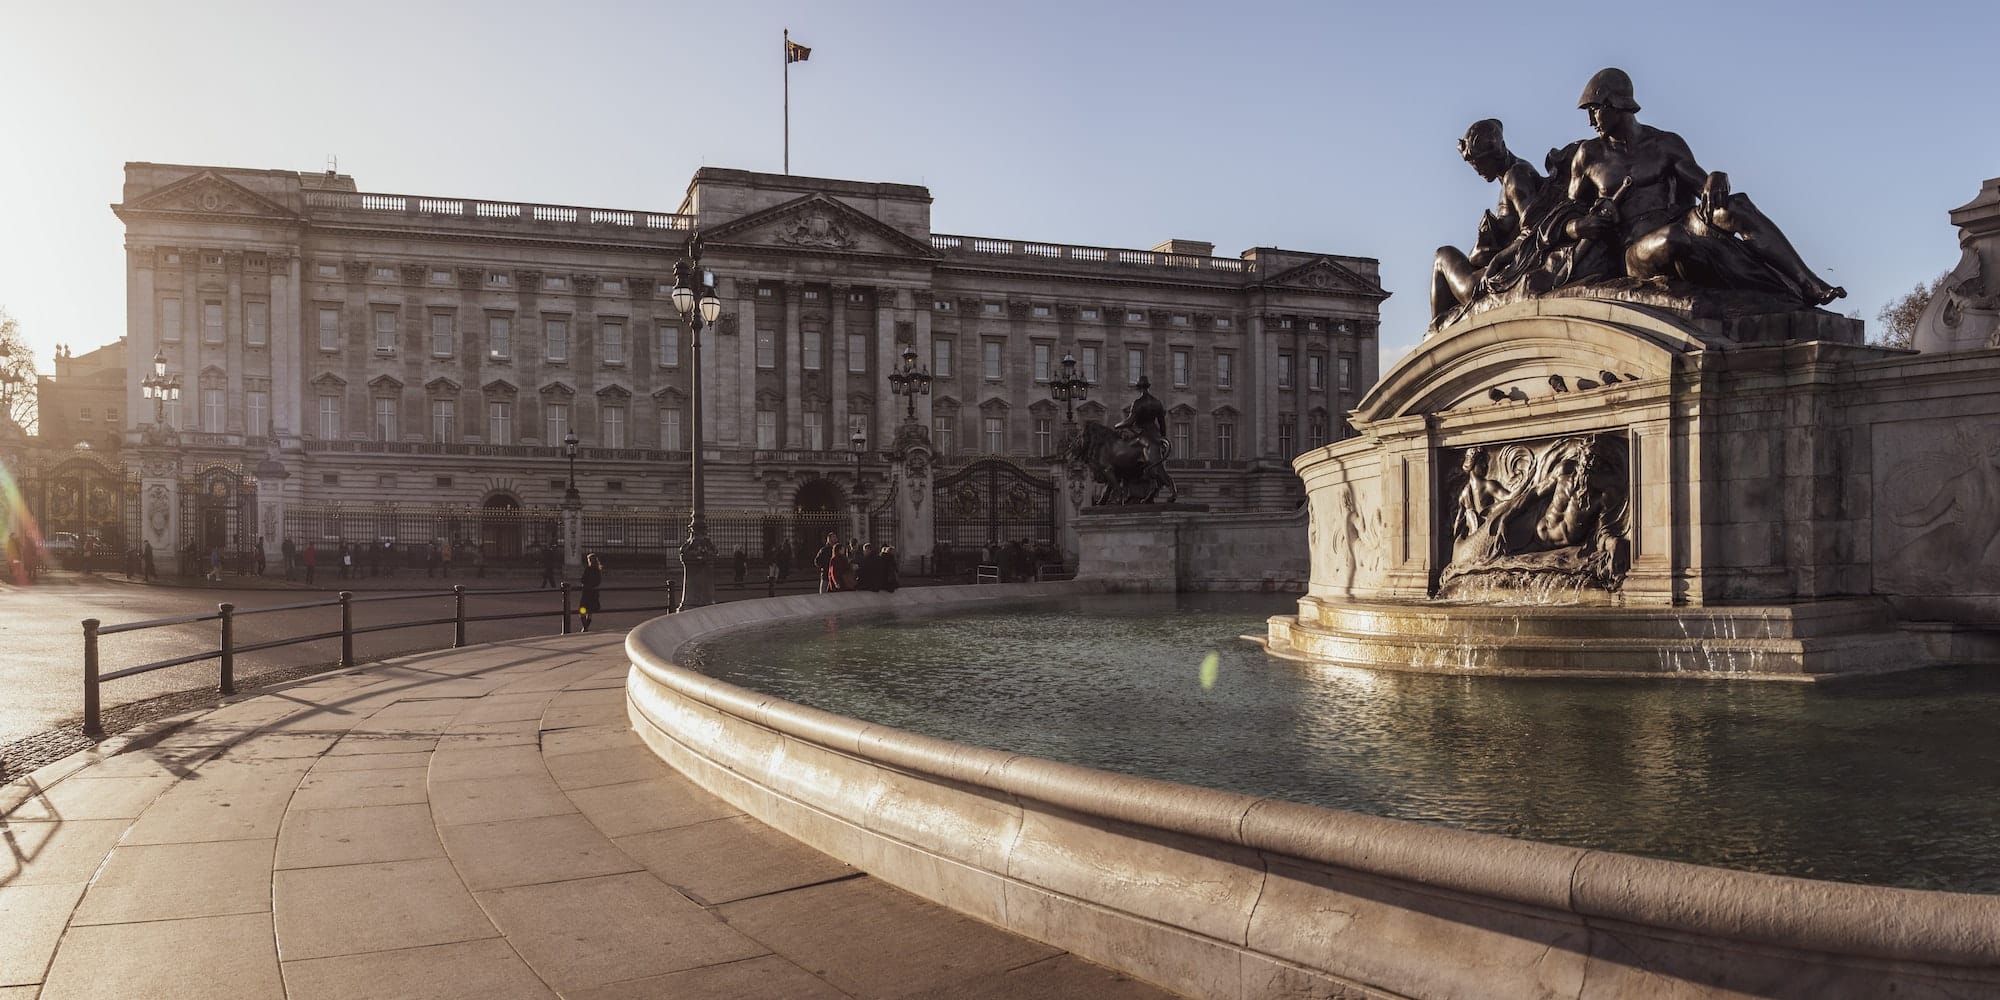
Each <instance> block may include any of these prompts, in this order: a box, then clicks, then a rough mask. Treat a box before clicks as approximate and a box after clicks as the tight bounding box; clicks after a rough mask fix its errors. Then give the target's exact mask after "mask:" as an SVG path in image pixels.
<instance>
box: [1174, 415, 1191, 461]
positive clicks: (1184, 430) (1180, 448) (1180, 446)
mask: <svg viewBox="0 0 2000 1000" xmlns="http://www.w3.org/2000/svg"><path fill="white" fill-rule="evenodd" d="M1168 441H1169V443H1170V444H1171V447H1170V449H1169V451H1170V452H1171V453H1172V454H1173V455H1174V456H1175V457H1176V458H1191V457H1193V455H1192V452H1193V450H1194V421H1192V420H1176V421H1174V425H1173V428H1172V429H1171V431H1170V433H1169V436H1168Z"/></svg>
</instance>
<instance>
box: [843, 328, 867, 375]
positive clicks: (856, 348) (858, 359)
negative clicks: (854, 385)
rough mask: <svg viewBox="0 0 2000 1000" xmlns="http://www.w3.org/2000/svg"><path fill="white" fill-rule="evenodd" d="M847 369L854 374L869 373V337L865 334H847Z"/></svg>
mask: <svg viewBox="0 0 2000 1000" xmlns="http://www.w3.org/2000/svg"><path fill="white" fill-rule="evenodd" d="M847 371H848V373H849V374H852V375H866V374H868V337H867V336H866V335H865V334H859V333H850V334H848V335H847Z"/></svg>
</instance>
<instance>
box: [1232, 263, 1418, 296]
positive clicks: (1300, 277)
mask: <svg viewBox="0 0 2000 1000" xmlns="http://www.w3.org/2000/svg"><path fill="white" fill-rule="evenodd" d="M1263 284H1264V287H1266V288H1284V289H1297V290H1300V291H1309V292H1321V293H1326V294H1335V295H1365V296H1368V297H1370V298H1378V299H1380V298H1388V294H1389V293H1387V292H1385V291H1383V290H1382V286H1381V285H1380V284H1378V283H1376V282H1374V281H1371V280H1369V279H1368V278H1365V277H1363V276H1361V275H1360V274H1357V273H1355V272H1354V271H1351V270H1349V269H1347V268H1345V267H1342V266H1341V265H1340V264H1338V263H1335V262H1334V261H1333V260H1331V259H1329V258H1326V257H1321V258H1320V259H1318V260H1315V261H1312V262H1310V263H1306V264H1301V265H1299V266H1298V267H1295V268H1292V269H1291V270H1288V271H1283V272H1280V273H1278V274H1274V275H1272V276H1271V277H1270V278H1269V279H1268V280H1266V281H1265V282H1263Z"/></svg>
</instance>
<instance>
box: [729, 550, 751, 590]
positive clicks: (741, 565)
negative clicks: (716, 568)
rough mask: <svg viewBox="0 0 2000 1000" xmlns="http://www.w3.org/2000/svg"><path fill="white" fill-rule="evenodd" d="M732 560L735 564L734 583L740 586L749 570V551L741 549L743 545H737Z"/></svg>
mask: <svg viewBox="0 0 2000 1000" xmlns="http://www.w3.org/2000/svg"><path fill="white" fill-rule="evenodd" d="M733 561H734V562H735V564H736V567H735V568H736V585H737V586H739V587H741V586H743V577H744V575H745V574H748V573H749V572H750V553H748V552H745V551H743V546H741V545H738V546H737V547H736V555H735V556H734V557H733Z"/></svg>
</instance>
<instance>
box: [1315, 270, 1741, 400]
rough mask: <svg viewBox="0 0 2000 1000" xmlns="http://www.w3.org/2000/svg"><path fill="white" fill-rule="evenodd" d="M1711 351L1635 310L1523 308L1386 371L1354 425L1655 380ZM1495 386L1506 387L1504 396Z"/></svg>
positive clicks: (1443, 337) (1458, 332)
mask: <svg viewBox="0 0 2000 1000" xmlns="http://www.w3.org/2000/svg"><path fill="white" fill-rule="evenodd" d="M1717 339H1718V340H1719V341H1721V342H1720V343H1716V344H1708V343H1704V342H1703V341H1702V340H1700V339H1698V338H1696V337H1694V336H1693V335H1691V334H1690V333H1689V332H1688V331H1687V330H1686V329H1684V328H1682V327H1680V326H1679V325H1678V324H1677V322H1676V321H1674V320H1671V319H1668V318H1667V317H1665V316H1663V315H1661V314H1659V313H1656V312H1654V311H1652V310H1649V309H1645V308H1643V307H1639V306H1630V305H1624V304H1621V303H1607V302H1587V301H1582V300H1568V299H1552V300H1543V301H1531V302H1519V303H1515V304H1513V305H1509V306H1506V307H1503V308H1500V309H1495V310H1493V311H1491V312H1488V313H1484V314H1482V315H1481V316H1480V317H1479V318H1478V320H1477V321H1476V322H1474V323H1471V324H1469V325H1466V326H1464V327H1461V328H1454V329H1451V330H1447V331H1445V332H1444V333H1441V334H1439V335H1438V336H1437V337H1436V338H1434V339H1432V340H1431V341H1430V342H1428V343H1426V344H1424V345H1423V346H1422V347H1421V348H1419V349H1418V350H1416V351H1412V352H1411V353H1410V354H1409V355H1408V356H1406V357H1404V358H1403V360H1401V361H1399V362H1397V363H1396V365H1395V366H1394V367H1393V368H1391V369H1389V371H1388V372H1387V373H1385V374H1384V375H1383V376H1382V379H1381V381H1379V382H1377V383H1376V384H1375V387H1374V388H1372V389H1370V390H1369V391H1368V394H1367V395H1366V396H1364V397H1363V398H1362V400H1361V402H1360V404H1359V405H1357V406H1356V407H1355V410H1354V422H1355V423H1356V424H1366V423H1372V422H1375V421H1379V420H1388V419H1393V418H1396V417H1404V416H1410V415H1413V414H1421V413H1437V412H1439V411H1443V410H1451V409H1454V408H1457V407H1459V406H1461V405H1463V404H1465V403H1467V402H1473V401H1476V402H1478V403H1481V404H1484V403H1486V402H1487V401H1488V400H1487V390H1489V389H1492V388H1502V389H1503V391H1504V390H1505V389H1506V388H1507V387H1508V386H1511V385H1513V384H1515V383H1520V384H1522V385H1523V386H1526V385H1534V386H1536V387H1537V388H1538V389H1539V391H1542V392H1546V391H1548V390H1546V389H1542V388H1540V387H1541V386H1543V385H1545V384H1546V382H1547V379H1548V377H1549V376H1550V375H1561V376H1563V377H1564V378H1565V379H1566V380H1569V381H1570V382H1572V383H1574V382H1575V381H1576V380H1578V379H1579V378H1588V379H1592V380H1595V379H1596V377H1597V372H1598V371H1599V370H1600V369H1608V370H1610V371H1613V372H1615V373H1617V374H1618V375H1619V377H1620V378H1621V379H1623V378H1624V377H1625V376H1626V375H1637V376H1638V377H1639V378H1641V379H1648V380H1650V379H1659V378H1663V377H1665V376H1668V375H1670V374H1672V373H1673V372H1674V371H1675V370H1676V359H1677V358H1679V357H1680V356H1681V355H1684V354H1687V353H1690V352H1695V351H1701V350H1704V349H1712V348H1715V347H1726V346H1730V342H1728V341H1726V340H1721V338H1717ZM1501 383H1506V384H1507V385H1506V386H1503V385H1502V384H1501Z"/></svg>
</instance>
